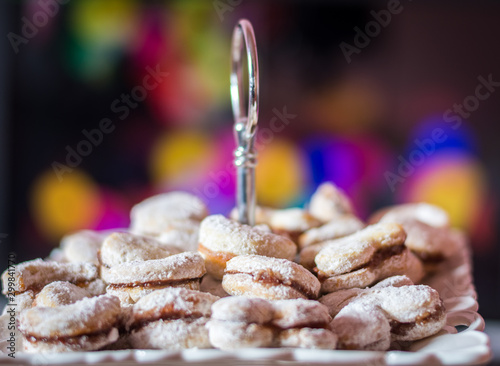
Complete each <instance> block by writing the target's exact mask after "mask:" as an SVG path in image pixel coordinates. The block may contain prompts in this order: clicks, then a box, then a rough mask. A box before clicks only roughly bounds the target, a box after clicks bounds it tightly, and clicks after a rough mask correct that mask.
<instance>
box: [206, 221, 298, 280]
mask: <svg viewBox="0 0 500 366" xmlns="http://www.w3.org/2000/svg"><path fill="white" fill-rule="evenodd" d="M198 251H199V252H200V253H201V255H202V256H203V258H204V259H205V264H206V267H207V271H208V273H210V274H211V275H212V276H213V277H215V278H217V279H221V278H222V276H223V274H224V269H225V267H226V262H227V261H228V260H230V259H231V258H233V257H235V256H237V255H244V254H256V255H263V256H267V257H275V258H285V259H289V260H292V259H293V258H294V257H295V254H296V251H297V247H296V245H295V243H294V242H292V241H291V240H290V239H288V238H285V237H283V236H280V235H276V234H272V233H266V232H264V231H263V230H260V229H256V228H253V227H251V226H248V225H242V224H240V223H238V222H236V221H232V220H229V219H227V218H225V217H224V216H222V215H213V216H208V217H207V218H206V219H204V220H203V221H202V222H201V226H200V244H199V246H198Z"/></svg>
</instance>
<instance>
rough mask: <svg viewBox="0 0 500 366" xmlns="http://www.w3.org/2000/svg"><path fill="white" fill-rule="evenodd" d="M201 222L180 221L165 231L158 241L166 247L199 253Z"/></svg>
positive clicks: (158, 237)
mask: <svg viewBox="0 0 500 366" xmlns="http://www.w3.org/2000/svg"><path fill="white" fill-rule="evenodd" d="M199 235H200V222H199V221H195V220H184V221H178V222H176V223H175V224H172V225H171V226H170V227H169V228H168V229H165V230H163V231H162V232H161V233H159V234H158V235H157V236H156V239H157V240H158V241H159V242H161V243H163V244H166V245H170V246H175V247H177V248H179V249H181V250H182V251H183V252H196V251H198V238H199Z"/></svg>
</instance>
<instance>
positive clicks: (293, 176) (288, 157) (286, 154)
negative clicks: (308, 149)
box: [256, 140, 304, 207]
mask: <svg viewBox="0 0 500 366" xmlns="http://www.w3.org/2000/svg"><path fill="white" fill-rule="evenodd" d="M302 159H303V157H302V155H301V153H300V151H299V150H298V149H297V148H296V147H295V146H294V145H293V144H292V143H291V142H288V141H284V140H274V141H272V143H270V144H267V145H266V146H265V148H264V149H262V151H260V152H259V157H258V165H257V169H256V189H257V200H258V202H259V203H260V204H262V205H269V206H275V207H283V206H286V205H289V204H290V203H291V202H293V201H294V200H295V199H297V197H298V196H299V195H300V194H301V192H302V190H303V188H304V179H303V177H304V171H303V162H302Z"/></svg>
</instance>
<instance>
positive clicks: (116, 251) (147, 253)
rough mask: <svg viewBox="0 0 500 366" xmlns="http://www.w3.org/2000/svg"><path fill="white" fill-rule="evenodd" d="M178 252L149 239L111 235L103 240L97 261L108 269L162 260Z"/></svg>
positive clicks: (176, 249) (139, 236)
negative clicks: (139, 262) (138, 262)
mask: <svg viewBox="0 0 500 366" xmlns="http://www.w3.org/2000/svg"><path fill="white" fill-rule="evenodd" d="M180 252H181V251H180V249H178V248H176V247H174V246H168V245H165V244H162V243H160V242H159V241H157V240H156V239H153V238H151V237H146V236H142V235H136V234H131V233H113V234H111V235H109V236H108V237H106V239H104V242H103V243H102V247H101V250H100V252H99V260H100V263H101V265H102V266H103V267H104V268H106V269H109V268H111V267H113V266H116V265H118V264H123V263H127V262H133V261H147V260H150V259H162V258H166V257H169V256H171V255H174V254H179V253H180Z"/></svg>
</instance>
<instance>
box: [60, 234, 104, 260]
mask: <svg viewBox="0 0 500 366" xmlns="http://www.w3.org/2000/svg"><path fill="white" fill-rule="evenodd" d="M104 238H105V235H103V234H101V233H98V232H97V231H92V230H82V231H78V232H76V233H73V234H71V235H67V236H65V237H64V238H62V240H61V244H60V247H61V251H62V257H63V259H64V260H65V261H67V262H75V263H78V262H91V263H94V264H99V261H98V258H97V252H98V251H99V249H100V248H101V244H102V241H103V240H104Z"/></svg>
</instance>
